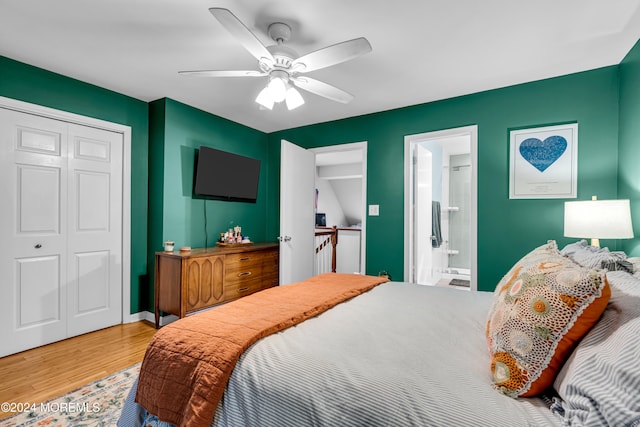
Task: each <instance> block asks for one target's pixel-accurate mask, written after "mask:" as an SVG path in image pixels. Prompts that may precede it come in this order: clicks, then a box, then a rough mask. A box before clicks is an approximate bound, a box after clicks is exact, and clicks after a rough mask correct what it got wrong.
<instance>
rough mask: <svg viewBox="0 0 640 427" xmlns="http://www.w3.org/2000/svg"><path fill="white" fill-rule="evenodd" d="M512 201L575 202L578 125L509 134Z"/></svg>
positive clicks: (549, 127)
mask: <svg viewBox="0 0 640 427" xmlns="http://www.w3.org/2000/svg"><path fill="white" fill-rule="evenodd" d="M509 140H510V141H509V144H510V151H509V158H510V159H509V198H510V199H575V198H576V197H577V194H578V124H577V123H567V124H563V125H554V126H541V127H533V128H527V129H514V130H510V131H509Z"/></svg>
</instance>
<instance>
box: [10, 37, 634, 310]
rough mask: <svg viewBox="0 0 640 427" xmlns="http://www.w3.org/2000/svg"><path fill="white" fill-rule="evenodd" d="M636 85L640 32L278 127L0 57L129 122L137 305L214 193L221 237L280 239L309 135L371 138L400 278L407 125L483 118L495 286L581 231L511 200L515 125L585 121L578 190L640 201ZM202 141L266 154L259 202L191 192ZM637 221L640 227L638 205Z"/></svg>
mask: <svg viewBox="0 0 640 427" xmlns="http://www.w3.org/2000/svg"><path fill="white" fill-rule="evenodd" d="M639 95H640V48H639V47H638V46H637V45H636V47H635V48H634V49H633V50H632V51H631V52H630V53H629V55H628V56H627V57H626V58H625V60H624V61H623V62H622V64H621V65H620V66H613V67H606V68H602V69H597V70H592V71H588V72H584V73H578V74H572V75H569V76H563V77H558V78H554V79H549V80H543V81H537V82H531V83H527V84H523V85H517V86H512V87H507V88H503V89H497V90H492V91H487V92H481V93H477V94H472V95H468V96H463V97H458V98H453V99H448V100H443V101H438V102H432V103H427V104H421V105H416V106H411V107H406V108H401V109H397V110H391V111H385V112H380V113H376V114H370V115H366V116H360V117H354V118H350V119H345V120H339V121H334V122H329V123H320V124H316V125H312V126H304V127H299V128H295V129H289V130H285V131H281V132H275V133H272V134H269V135H267V134H264V133H262V132H259V131H257V130H254V129H250V128H247V127H246V126H243V125H240V124H237V123H234V122H231V121H228V120H225V119H222V118H220V117H217V116H213V115H211V114H208V113H205V112H203V111H200V110H197V109H195V108H193V107H190V106H187V105H184V104H181V103H179V102H176V101H173V100H170V99H160V100H157V101H154V102H151V103H146V102H143V101H139V100H136V99H133V98H130V97H127V96H124V95H121V94H118V93H115V92H112V91H109V90H106V89H103V88H100V87H96V86H93V85H90V84H87V83H84V82H80V81H78V80H74V79H71V78H68V77H65V76H61V75H58V74H55V73H51V72H48V71H45V70H42V69H39V68H36V67H32V66H29V65H26V64H22V63H19V62H16V61H13V60H11V59H8V58H4V57H0V96H6V97H9V98H14V99H19V100H22V101H26V102H31V103H34V104H39V105H44V106H48V107H52V108H56V109H60V110H64V111H69V112H73V113H76V114H81V115H84V116H89V117H95V118H99V119H102V120H107V121H111V122H115V123H120V124H124V125H128V126H131V128H132V156H131V157H132V166H131V169H132V178H131V185H132V188H131V193H132V194H131V208H132V224H131V229H132V231H131V256H132V258H131V312H132V313H134V312H138V311H141V310H146V309H150V308H151V307H152V306H153V305H152V295H153V289H152V286H151V285H150V283H153V282H152V279H150V278H149V276H148V273H152V272H153V264H152V260H153V254H154V252H155V251H157V250H160V249H161V248H162V242H163V241H164V240H167V239H171V240H174V241H175V242H176V245H178V246H183V245H189V246H193V247H198V246H203V245H204V209H205V205H206V209H207V219H208V223H207V228H208V236H209V240H210V241H212V239H214V238H215V236H216V235H217V234H218V233H219V232H220V231H223V230H224V229H226V228H228V227H229V226H232V225H242V226H243V229H244V230H245V232H246V233H247V234H249V235H250V236H251V237H252V238H253V239H254V240H263V241H273V240H274V239H275V236H277V235H278V234H279V163H280V160H279V159H280V139H281V138H285V139H288V140H290V141H292V142H294V143H297V144H299V145H301V146H304V147H307V148H312V147H320V146H327V145H336V144H343V143H350V142H359V141H367V142H368V158H367V162H368V176H367V180H368V185H367V200H368V203H369V204H379V205H380V216H379V217H369V218H368V221H367V248H366V250H367V272H368V273H369V274H377V272H378V271H380V270H387V271H389V272H390V273H391V275H392V276H393V278H394V279H396V280H401V279H402V278H403V270H404V259H403V252H404V228H403V227H404V226H403V221H404V163H403V162H404V136H405V135H410V134H417V133H423V132H429V131H435V130H441V129H448V128H453V127H459V126H466V125H472V124H476V125H478V132H479V140H478V187H479V189H478V196H479V197H478V199H479V202H478V221H479V224H478V226H479V227H478V228H479V230H478V238H479V245H478V253H479V258H478V285H479V289H481V290H492V289H493V288H494V287H495V284H496V283H497V281H498V280H499V279H500V278H501V277H502V275H503V274H504V273H505V272H506V271H507V270H508V268H509V267H510V266H511V265H512V264H513V263H514V262H515V261H516V260H517V259H519V258H520V257H521V256H522V255H524V254H525V253H526V252H528V251H529V250H530V249H531V248H533V247H534V246H536V245H540V244H542V243H544V242H545V241H546V239H556V240H558V242H559V244H560V245H563V244H566V243H568V242H569V241H570V240H569V239H566V238H564V237H563V236H562V216H563V200H556V199H549V200H509V198H508V185H509V183H508V170H509V150H508V129H510V128H519V127H528V126H538V125H547V124H556V123H565V122H577V123H578V124H579V143H578V199H588V198H590V197H591V195H594V194H595V195H597V196H598V197H599V198H601V199H604V198H614V197H617V196H618V194H619V195H620V196H624V197H630V198H631V199H632V201H633V202H632V203H633V204H632V208H634V209H635V211H636V212H640V210H638V209H640V206H638V204H640V197H639V192H640V188H638V187H639V184H638V183H639V182H640V176H639V175H640V172H638V169H639V168H637V165H636V162H637V159H639V158H640V144H638V142H637V140H638V138H640V125H639V124H638V122H640V120H637V117H638V116H639V114H640V101H639V100H640V96H639ZM302 108H304V107H302ZM618 133H620V135H618ZM618 140H620V147H619V149H618ZM200 145H207V146H211V147H214V148H218V149H221V150H226V151H231V152H234V153H237V154H240V155H245V156H249V157H253V158H257V159H260V160H261V161H262V168H261V173H260V186H259V192H258V201H257V202H256V203H255V204H252V203H241V202H223V201H207V202H205V201H204V200H202V199H193V198H192V197H191V191H192V183H193V168H194V155H195V151H196V149H197V148H198V147H199V146H200ZM618 162H620V167H619V168H618ZM635 222H636V230H638V226H639V225H640V219H638V220H637V221H635ZM635 240H637V239H635ZM620 242H624V243H619V242H617V241H603V244H605V245H608V246H609V247H611V248H614V249H615V248H616V246H615V245H616V244H619V245H621V247H622V245H623V244H624V249H626V250H627V251H629V252H631V253H633V252H636V255H638V253H637V252H638V251H639V250H640V248H637V247H636V245H637V243H635V241H634V240H632V241H620Z"/></svg>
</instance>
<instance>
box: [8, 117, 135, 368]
mask: <svg viewBox="0 0 640 427" xmlns="http://www.w3.org/2000/svg"><path fill="white" fill-rule="evenodd" d="M78 128H82V127H80V126H78V127H76V126H75V125H70V124H68V123H65V122H61V121H57V120H53V119H48V118H44V117H39V116H35V115H30V114H25V113H20V112H15V111H12V110H6V109H0V188H1V189H2V192H1V196H2V199H1V200H2V201H3V203H0V236H2V244H0V357H2V356H5V355H7V354H12V353H16V352H19V351H22V350H26V349H28V348H33V347H36V346H40V345H43V344H48V343H50V342H54V341H58V340H61V339H64V338H67V337H69V336H73V335H77V334H80V333H83V332H87V331H88V330H93V329H98V328H101V327H106V326H110V325H113V324H116V323H120V321H121V305H120V298H121V287H122V285H121V280H122V275H121V272H120V270H119V269H121V260H122V252H121V244H120V243H119V242H120V239H121V228H122V210H121V206H120V203H121V196H119V195H117V194H121V191H122V182H121V176H122V165H121V162H122V136H121V135H120V134H117V133H113V136H112V137H114V136H115V137H116V138H120V141H119V142H116V143H114V145H115V148H113V147H111V145H109V147H110V148H109V153H110V154H109V155H111V156H112V159H115V158H117V159H118V160H117V161H116V162H115V163H116V166H113V167H112V166H109V167H108V168H103V169H100V168H98V167H91V166H90V165H89V161H87V162H86V163H83V162H84V160H83V161H81V160H79V159H76V157H82V156H83V155H84V156H88V157H91V155H92V153H93V155H94V156H98V154H96V153H99V152H100V150H99V149H98V148H97V147H98V146H101V144H102V150H103V152H104V150H106V149H105V148H104V147H105V146H106V145H105V144H106V143H105V142H104V141H105V140H108V141H110V140H109V138H106V137H104V135H103V136H102V137H101V138H102V139H101V138H98V137H97V136H96V134H94V131H95V129H92V128H86V129H87V132H89V137H87V138H86V139H84V140H83V139H82V137H81V135H83V134H84V133H83V132H84V131H83V132H80V131H79V130H78ZM82 129H85V128H82ZM70 130H71V131H70ZM97 132H99V133H102V132H103V131H97ZM106 133H107V134H111V132H106ZM91 137H93V138H91ZM83 141H87V143H86V144H84V143H83ZM90 143H93V144H94V146H91V147H89V146H90V145H91V144H90ZM110 144H111V142H110ZM76 150H77V151H76ZM92 150H93V151H92ZM76 152H77V153H79V156H78V155H77V154H76ZM94 162H98V161H97V160H94ZM118 164H119V166H118ZM118 168H120V169H118ZM114 175H115V176H116V177H114ZM105 197H106V198H107V201H106V202H105V201H104V198H105ZM114 199H116V200H119V201H120V202H117V203H113V200H114ZM105 206H108V211H107V212H105V211H104V208H105ZM117 209H120V211H118V212H116V210H117ZM105 218H108V221H107V222H108V225H107V226H106V228H108V230H109V232H108V233H110V238H111V239H112V240H118V243H114V242H113V241H112V242H111V243H110V246H106V245H104V244H102V242H103V241H104V240H105V239H104V238H102V236H101V235H102V234H103V232H102V231H101V230H98V229H100V228H101V227H102V228H105V226H104V223H105ZM89 229H91V230H89ZM83 233H84V234H83ZM79 235H82V237H79ZM85 241H94V242H93V243H92V245H85V243H84V242H85ZM113 248H115V249H113ZM105 277H106V278H105ZM79 289H81V290H79ZM116 298H117V302H116V301H115V299H116ZM105 301H108V302H105ZM78 311H81V312H82V313H81V314H84V315H85V316H84V318H83V320H76V319H78V317H79V316H76V314H77V312H78ZM91 312H100V315H99V317H101V320H100V321H96V320H95V319H94V316H92V315H90V313H91ZM107 313H108V314H107ZM71 318H73V319H74V320H73V321H71V320H69V319H71ZM82 321H85V323H86V325H82V326H77V323H81V322H82ZM85 326H86V327H85Z"/></svg>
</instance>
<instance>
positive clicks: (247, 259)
mask: <svg viewBox="0 0 640 427" xmlns="http://www.w3.org/2000/svg"><path fill="white" fill-rule="evenodd" d="M250 259H251V257H250V256H248V257H244V258H240V261H249V260H250Z"/></svg>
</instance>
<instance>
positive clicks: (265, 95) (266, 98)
mask: <svg viewBox="0 0 640 427" xmlns="http://www.w3.org/2000/svg"><path fill="white" fill-rule="evenodd" d="M256 102H257V103H258V104H260V105H261V106H262V107H264V108H266V109H267V110H272V109H273V104H274V102H273V98H272V97H271V95H270V94H269V87H268V86H267V87H265V88H264V89H262V90H261V91H260V93H259V94H258V96H257V97H256Z"/></svg>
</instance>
